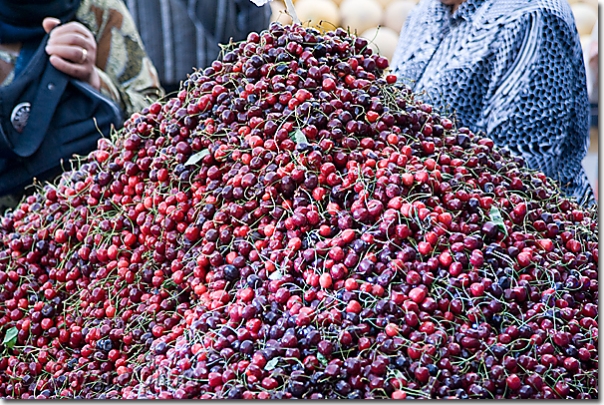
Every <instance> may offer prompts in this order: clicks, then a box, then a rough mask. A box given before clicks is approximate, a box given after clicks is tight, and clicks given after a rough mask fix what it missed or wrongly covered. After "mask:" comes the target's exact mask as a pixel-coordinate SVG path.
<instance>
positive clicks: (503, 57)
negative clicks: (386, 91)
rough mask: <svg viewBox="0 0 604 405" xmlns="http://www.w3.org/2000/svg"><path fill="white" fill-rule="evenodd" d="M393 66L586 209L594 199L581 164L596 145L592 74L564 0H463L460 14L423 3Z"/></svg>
mask: <svg viewBox="0 0 604 405" xmlns="http://www.w3.org/2000/svg"><path fill="white" fill-rule="evenodd" d="M392 67H393V68H394V70H395V73H396V74H397V76H398V77H399V79H400V80H402V81H403V82H405V83H406V84H408V85H409V86H411V87H412V88H413V89H414V90H415V91H420V92H421V91H425V94H424V96H423V97H424V98H425V100H426V101H427V102H430V103H432V104H433V105H434V106H435V107H437V108H440V109H441V111H444V112H454V113H455V114H456V116H457V119H458V123H459V125H463V126H467V127H469V128H470V129H472V130H473V131H475V132H479V131H483V132H485V133H486V135H487V136H489V137H490V138H492V139H493V140H494V141H495V143H496V144H497V145H499V146H503V147H507V148H508V149H510V151H512V152H513V153H516V154H518V155H521V156H523V157H524V159H525V161H526V162H527V164H528V166H530V167H532V168H534V169H538V170H541V171H543V172H544V173H545V174H546V175H548V176H549V177H551V178H553V179H556V180H558V181H559V182H560V185H561V186H562V189H563V190H564V191H565V192H566V193H567V194H568V195H571V196H574V197H576V198H577V200H578V201H579V202H580V203H582V204H592V203H593V202H594V198H593V192H592V190H591V187H590V186H589V183H588V180H587V176H586V175H585V172H584V170H583V168H582V166H581V161H582V160H583V158H584V156H585V154H586V153H587V148H588V146H589V104H588V99H587V86H586V82H585V67H584V64H583V54H582V52H581V43H580V41H579V34H578V33H577V29H576V27H575V22H574V18H573V16H572V12H571V10H570V7H569V6H568V4H567V1H566V0H466V1H465V2H464V3H462V4H461V5H460V6H459V7H458V9H457V10H456V11H455V12H454V13H452V12H451V7H450V6H446V5H444V4H442V3H441V2H440V1H439V0H422V1H421V2H420V3H419V4H418V6H417V7H416V8H415V9H414V10H413V12H412V13H411V14H410V16H409V18H408V19H407V21H406V22H405V25H404V27H403V29H402V31H401V36H400V40H399V45H398V49H397V51H396V53H395V55H394V58H393V60H392Z"/></svg>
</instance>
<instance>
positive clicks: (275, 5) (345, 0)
mask: <svg viewBox="0 0 604 405" xmlns="http://www.w3.org/2000/svg"><path fill="white" fill-rule="evenodd" d="M417 3H418V1H416V0H294V5H295V7H296V12H297V14H298V17H299V18H300V21H302V22H303V23H304V22H309V21H310V25H312V26H317V27H318V28H321V29H324V30H330V29H333V28H335V27H334V24H335V25H336V27H342V28H350V31H351V32H356V33H357V34H358V35H360V36H362V37H364V38H366V39H368V40H369V41H371V46H372V48H373V49H374V50H376V51H378V52H379V53H380V54H382V55H384V56H386V57H388V59H391V58H392V55H393V54H394V50H395V49H396V44H397V42H398V34H399V32H400V31H401V27H402V26H403V24H404V22H405V19H406V18H407V15H408V14H409V12H410V11H411V10H412V9H413V7H414V6H415V5H416V4H417ZM569 3H570V6H571V10H572V12H573V15H574V17H575V22H576V25H577V30H578V32H579V35H580V36H581V45H582V47H583V55H584V58H585V67H586V73H587V86H588V93H589V99H590V103H591V129H590V135H591V136H590V138H591V142H590V147H589V152H588V154H587V156H586V158H585V160H584V162H583V165H584V166H585V169H586V171H587V176H588V177H589V180H590V183H591V184H592V187H593V188H594V190H595V191H597V181H598V34H597V33H598V1H597V0H569ZM270 5H271V11H272V15H271V21H279V22H282V23H290V22H291V19H290V17H289V16H288V15H287V14H285V13H284V10H285V4H284V2H283V1H282V0H275V1H273V2H271V3H270ZM326 21H329V23H326ZM322 22H323V23H322Z"/></svg>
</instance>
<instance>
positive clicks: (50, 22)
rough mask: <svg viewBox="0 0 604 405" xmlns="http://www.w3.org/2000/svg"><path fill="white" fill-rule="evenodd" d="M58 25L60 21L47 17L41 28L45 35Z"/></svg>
mask: <svg viewBox="0 0 604 405" xmlns="http://www.w3.org/2000/svg"><path fill="white" fill-rule="evenodd" d="M59 24H61V20H59V19H58V18H54V17H47V18H45V19H44V21H42V27H44V31H46V33H47V34H48V33H49V32H50V31H51V30H52V29H53V28H54V27H56V26H57V25H59Z"/></svg>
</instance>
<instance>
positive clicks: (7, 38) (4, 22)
mask: <svg viewBox="0 0 604 405" xmlns="http://www.w3.org/2000/svg"><path fill="white" fill-rule="evenodd" d="M80 2H81V0H0V42H2V43H14V42H27V41H30V40H39V39H41V38H42V37H43V36H44V34H45V32H44V29H43V28H42V21H43V20H44V19H45V18H46V17H55V18H58V19H59V20H61V22H62V23H65V22H67V21H69V20H71V19H72V18H73V17H74V16H75V14H76V11H77V10H78V7H79V6H80Z"/></svg>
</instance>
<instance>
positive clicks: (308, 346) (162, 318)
mask: <svg viewBox="0 0 604 405" xmlns="http://www.w3.org/2000/svg"><path fill="white" fill-rule="evenodd" d="M387 67H388V61H387V60H386V59H385V58H383V57H380V56H378V55H375V54H372V52H371V50H370V49H368V48H367V42H366V41H365V40H363V39H361V38H355V37H353V36H351V35H349V34H348V33H346V32H345V31H343V30H342V29H338V30H336V31H334V32H327V33H320V32H318V31H315V30H313V29H306V28H302V27H300V26H282V25H279V24H277V23H274V24H273V25H271V27H270V29H269V30H267V31H264V32H262V33H260V34H256V33H253V34H250V35H249V37H248V38H247V41H245V42H242V43H231V44H229V45H227V46H225V47H224V49H223V54H222V56H221V59H220V60H218V61H216V62H214V63H213V64H212V66H211V67H209V68H207V69H205V70H203V71H197V72H195V73H193V74H192V75H191V76H190V77H189V78H188V80H187V81H186V82H185V83H184V85H183V88H182V90H181V91H180V92H179V94H178V96H177V97H174V98H172V99H169V100H166V101H165V102H162V103H154V104H152V105H151V106H150V107H149V108H148V109H145V110H144V111H142V112H141V113H140V114H134V115H133V116H132V117H130V119H129V120H128V121H127V122H126V124H125V127H124V129H123V130H121V131H120V132H119V133H117V134H116V135H115V136H114V138H113V140H112V141H109V140H101V141H100V142H99V147H98V150H96V151H94V152H92V153H91V154H90V155H89V156H88V157H87V158H85V159H81V160H80V161H79V162H77V164H76V165H75V166H74V169H73V170H71V171H69V172H66V173H64V174H63V175H62V176H61V177H60V178H59V179H57V181H56V182H55V184H52V185H44V186H40V188H39V191H38V192H37V193H36V194H34V195H32V196H30V197H28V198H27V199H26V200H25V201H24V202H23V203H21V204H20V205H19V206H18V207H17V208H16V209H15V210H14V211H12V212H9V213H7V214H5V216H4V217H2V218H0V351H2V356H0V397H5V398H22V399H28V398H29V399H32V398H162V399H170V398H175V399H183V398H246V399H252V398H258V399H267V398H313V399H320V398H328V399H334V398H350V399H353V398H395V399H403V398H522V399H527V398H597V397H598V351H597V350H598V349H597V348H598V321H597V315H598V271H597V265H598V236H597V225H598V223H597V214H596V212H595V210H586V209H583V208H581V207H579V206H578V205H577V204H576V203H575V202H573V201H570V200H569V199H567V198H565V197H564V196H562V195H561V194H560V192H559V189H558V188H557V186H556V185H555V184H554V182H553V181H551V180H549V179H547V178H546V177H545V176H544V175H543V174H541V173H538V172H534V171H531V170H529V169H527V168H526V167H525V166H524V163H523V161H522V159H520V158H517V157H512V156H510V154H509V153H507V152H506V151H505V150H503V149H500V148H498V147H496V146H495V145H494V144H493V142H492V141H491V140H489V139H487V138H484V137H481V136H478V135H475V134H473V133H472V132H471V131H469V130H468V129H467V128H457V127H456V123H455V121H454V120H453V119H451V118H447V117H443V116H441V115H439V114H438V113H436V112H434V111H433V110H432V107H431V106H430V105H428V104H425V103H423V102H422V101H421V100H420V98H421V97H418V96H416V95H414V94H412V93H411V92H410V90H409V89H408V88H406V87H404V86H402V85H400V84H398V83H397V82H396V78H395V77H394V76H393V75H388V74H387V73H384V72H385V69H386V68H387Z"/></svg>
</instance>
